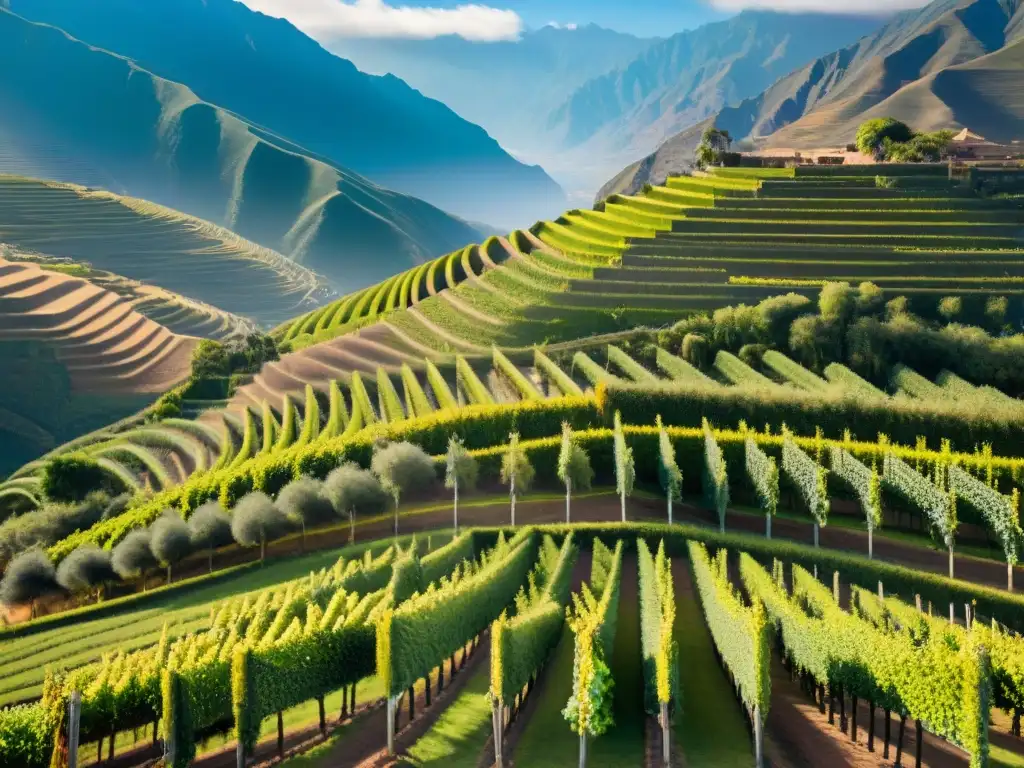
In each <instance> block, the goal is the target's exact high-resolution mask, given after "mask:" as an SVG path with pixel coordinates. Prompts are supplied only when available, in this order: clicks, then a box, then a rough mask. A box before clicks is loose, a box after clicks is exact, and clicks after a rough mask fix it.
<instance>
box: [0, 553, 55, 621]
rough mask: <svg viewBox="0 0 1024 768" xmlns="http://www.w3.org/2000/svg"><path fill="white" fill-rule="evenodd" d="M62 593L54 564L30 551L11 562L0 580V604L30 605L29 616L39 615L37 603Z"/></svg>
mask: <svg viewBox="0 0 1024 768" xmlns="http://www.w3.org/2000/svg"><path fill="white" fill-rule="evenodd" d="M59 591H60V584H58V583H57V574H56V572H55V571H54V569H53V563H51V562H50V558H48V557H47V556H46V554H45V553H44V552H42V551H41V550H38V549H30V550H28V551H27V552H23V553H21V554H20V555H18V556H17V557H16V558H14V559H13V560H11V562H10V564H9V565H8V566H7V570H6V571H5V572H4V578H3V581H0V603H3V604H4V605H24V604H25V603H28V604H29V606H30V613H29V615H30V617H31V618H33V619H34V618H35V616H36V600H38V599H39V598H40V597H46V596H47V595H52V594H55V593H57V592H59Z"/></svg>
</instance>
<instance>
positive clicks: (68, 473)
mask: <svg viewBox="0 0 1024 768" xmlns="http://www.w3.org/2000/svg"><path fill="white" fill-rule="evenodd" d="M124 490H125V487H124V484H123V483H122V482H121V481H120V480H118V479H117V478H115V477H114V476H113V475H111V474H110V473H109V472H107V471H106V470H105V469H103V467H101V466H100V465H99V463H98V462H97V461H96V460H95V459H92V458H89V457H88V456H85V455H83V454H77V453H76V454H70V455H67V456H55V457H54V458H52V459H50V461H48V462H47V463H46V466H45V467H44V468H43V482H42V491H43V493H44V494H45V495H46V497H47V498H48V499H50V500H52V501H62V502H76V501H83V500H84V499H85V498H86V497H87V496H88V495H89V494H90V493H93V492H96V491H104V492H108V493H111V492H113V493H121V492H122V491H124Z"/></svg>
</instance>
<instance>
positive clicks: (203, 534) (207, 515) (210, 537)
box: [188, 501, 231, 573]
mask: <svg viewBox="0 0 1024 768" xmlns="http://www.w3.org/2000/svg"><path fill="white" fill-rule="evenodd" d="M188 532H189V537H190V539H191V541H192V548H193V549H205V550H206V554H207V556H208V558H209V570H210V573H213V551H214V550H215V549H217V547H223V546H224V545H225V544H230V543H231V520H230V518H228V516H227V515H226V514H224V510H223V509H221V506H220V503H219V502H216V501H208V502H206V503H205V504H203V505H202V506H201V507H199V509H197V510H196V511H195V512H193V513H192V516H191V517H190V518H189V519H188Z"/></svg>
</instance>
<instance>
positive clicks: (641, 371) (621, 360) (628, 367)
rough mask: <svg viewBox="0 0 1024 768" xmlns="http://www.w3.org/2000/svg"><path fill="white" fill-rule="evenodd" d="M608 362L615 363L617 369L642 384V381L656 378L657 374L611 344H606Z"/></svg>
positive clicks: (655, 379)
mask: <svg viewBox="0 0 1024 768" xmlns="http://www.w3.org/2000/svg"><path fill="white" fill-rule="evenodd" d="M608 362H609V363H612V364H614V365H616V366H617V367H618V368H619V370H621V371H622V372H623V373H625V374H626V375H627V376H629V378H630V379H632V380H633V381H635V382H637V383H640V384H643V383H644V382H648V381H657V380H658V377H657V376H655V375H654V374H653V373H651V372H650V371H648V370H647V369H646V368H644V367H643V366H642V365H640V363H638V362H637V361H636V360H634V359H633V358H632V357H630V356H629V355H628V354H627V353H626V352H623V351H622V350H621V349H619V348H618V347H616V346H613V345H611V344H609V345H608Z"/></svg>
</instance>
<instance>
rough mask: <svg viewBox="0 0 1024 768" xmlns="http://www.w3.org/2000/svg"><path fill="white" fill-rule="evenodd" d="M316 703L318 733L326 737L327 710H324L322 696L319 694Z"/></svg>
mask: <svg viewBox="0 0 1024 768" xmlns="http://www.w3.org/2000/svg"><path fill="white" fill-rule="evenodd" d="M316 701H317V704H319V705H320V735H321V736H323V737H324V738H325V739H326V738H327V712H326V711H325V710H324V697H323V696H321V697H320V698H319V699H317V700H316Z"/></svg>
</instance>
